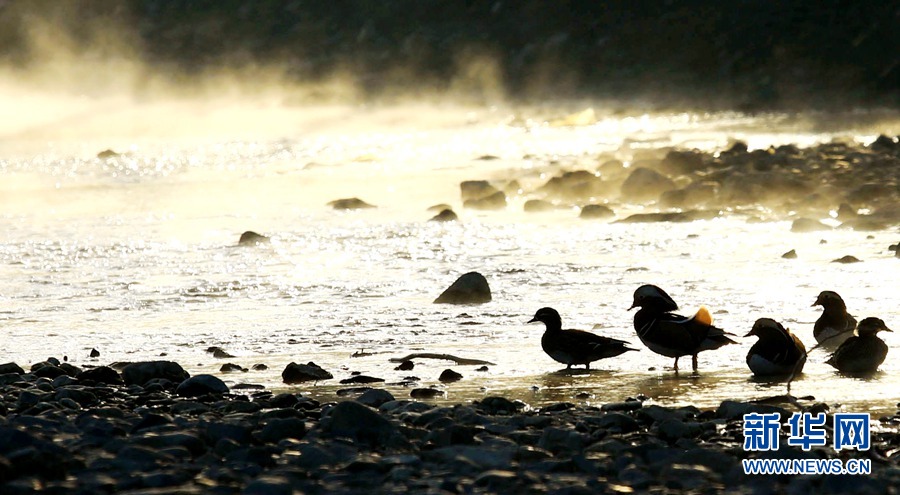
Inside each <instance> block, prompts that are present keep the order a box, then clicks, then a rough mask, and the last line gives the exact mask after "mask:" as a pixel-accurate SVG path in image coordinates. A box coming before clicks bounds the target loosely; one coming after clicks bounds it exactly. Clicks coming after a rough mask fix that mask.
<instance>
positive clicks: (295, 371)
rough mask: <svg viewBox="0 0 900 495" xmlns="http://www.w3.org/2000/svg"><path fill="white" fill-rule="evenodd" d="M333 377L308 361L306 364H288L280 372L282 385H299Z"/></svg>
mask: <svg viewBox="0 0 900 495" xmlns="http://www.w3.org/2000/svg"><path fill="white" fill-rule="evenodd" d="M331 378H334V376H333V375H332V374H331V373H329V372H327V371H325V370H324V369H322V367H320V366H319V365H317V364H316V363H313V362H312V361H310V362H309V363H306V364H297V363H290V364H288V365H287V366H286V367H285V368H284V371H282V372H281V379H282V380H284V383H301V382H308V381H319V380H330V379H331Z"/></svg>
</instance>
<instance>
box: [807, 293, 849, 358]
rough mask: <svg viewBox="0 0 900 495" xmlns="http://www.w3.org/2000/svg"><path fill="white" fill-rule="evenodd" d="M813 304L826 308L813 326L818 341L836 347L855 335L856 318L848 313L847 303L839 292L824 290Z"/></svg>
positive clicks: (814, 335)
mask: <svg viewBox="0 0 900 495" xmlns="http://www.w3.org/2000/svg"><path fill="white" fill-rule="evenodd" d="M812 305H813V306H822V309H823V310H824V311H823V312H822V315H821V316H819V319H818V320H816V324H815V326H813V337H815V338H816V342H818V343H819V344H825V345H827V346H833V347H832V348H834V347H836V346H839V345H841V344H842V343H844V341H845V340H847V339H849V338H850V337H852V336H853V329H854V328H856V318H854V317H852V316H850V314H849V313H847V305H846V304H844V300H843V299H842V298H841V296H840V295H838V293H837V292H834V291H830V290H825V291H822V292H821V293H819V297H817V298H816V302H814V303H813V304H812Z"/></svg>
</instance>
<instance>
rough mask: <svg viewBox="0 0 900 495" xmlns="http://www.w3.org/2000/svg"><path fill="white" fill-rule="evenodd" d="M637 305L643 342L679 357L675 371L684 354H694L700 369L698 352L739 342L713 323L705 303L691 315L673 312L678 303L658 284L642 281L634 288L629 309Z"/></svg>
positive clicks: (636, 325)
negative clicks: (632, 299)
mask: <svg viewBox="0 0 900 495" xmlns="http://www.w3.org/2000/svg"><path fill="white" fill-rule="evenodd" d="M634 308H641V309H640V310H638V312H637V313H635V315H634V329H635V331H636V332H637V334H638V337H639V338H640V339H641V342H643V343H644V345H645V346H647V348H648V349H650V350H651V351H653V352H655V353H657V354H661V355H663V356H666V357H671V358H675V371H678V358H680V357H682V356H691V358H692V359H691V364H692V365H693V369H694V371H697V354H698V353H700V352H702V351H709V350H713V349H718V348H719V347H722V346H723V345H726V344H736V343H737V342H735V341H733V340H731V339H730V338H728V336H729V335H731V334H728V333H726V332H725V331H724V330H722V329H721V328H718V327H714V326H713V325H712V316H710V314H709V310H707V309H706V308H705V307H701V308H700V310H699V311H697V314H695V315H694V316H691V317H685V316H681V315H677V314H674V313H672V311H675V310H676V309H678V305H677V304H675V301H674V300H673V299H672V298H671V297H669V295H668V294H666V291H664V290H662V289H660V288H659V287H657V286H655V285H642V286H640V287H638V288H637V290H636V291H634V303H633V304H632V305H631V307H630V308H628V309H629V310H631V309H634Z"/></svg>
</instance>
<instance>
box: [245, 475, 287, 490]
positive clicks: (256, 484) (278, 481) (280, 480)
mask: <svg viewBox="0 0 900 495" xmlns="http://www.w3.org/2000/svg"><path fill="white" fill-rule="evenodd" d="M241 493H242V494H243V495H292V494H293V493H294V488H293V486H292V485H291V481H290V480H289V479H288V478H287V477H285V476H280V475H271V474H263V475H261V476H259V477H258V478H256V479H255V480H253V481H251V482H250V483H248V484H247V486H246V488H244V491H242V492H241Z"/></svg>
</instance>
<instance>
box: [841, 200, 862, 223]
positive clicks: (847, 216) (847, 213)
mask: <svg viewBox="0 0 900 495" xmlns="http://www.w3.org/2000/svg"><path fill="white" fill-rule="evenodd" d="M858 216H859V211H858V210H857V209H856V208H854V207H852V206H850V205H849V204H847V203H841V205H840V206H839V207H838V211H837V219H838V220H840V221H841V222H846V221H848V220H853V219H855V218H856V217H858Z"/></svg>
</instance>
